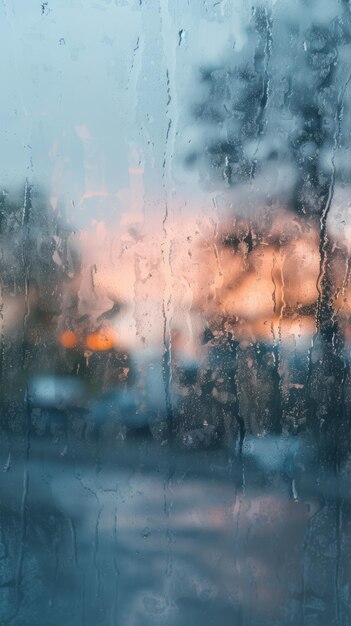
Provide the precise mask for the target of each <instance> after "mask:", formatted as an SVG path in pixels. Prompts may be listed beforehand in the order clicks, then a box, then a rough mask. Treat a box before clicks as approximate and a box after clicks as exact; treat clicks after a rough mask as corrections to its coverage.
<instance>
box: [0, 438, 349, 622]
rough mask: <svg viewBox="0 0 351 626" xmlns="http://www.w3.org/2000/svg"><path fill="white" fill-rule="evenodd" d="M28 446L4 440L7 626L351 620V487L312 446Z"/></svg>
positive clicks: (2, 612) (56, 441) (2, 606)
mask: <svg viewBox="0 0 351 626" xmlns="http://www.w3.org/2000/svg"><path fill="white" fill-rule="evenodd" d="M257 441H258V445H257ZM27 443H29V447H28V448H27V445H26V442H25V440H24V438H23V437H18V438H16V436H15V435H11V436H10V435H9V434H8V433H7V434H3V436H2V440H1V458H0V466H1V468H2V470H3V472H4V474H3V480H2V481H1V486H0V497H1V544H0V554H1V559H0V568H1V588H0V594H1V596H0V597H1V600H0V621H1V624H4V625H5V624H9V625H10V624H12V625H15V626H34V625H35V626H44V625H47V624H50V625H52V626H61V625H62V624H66V625H67V626H77V625H83V624H85V625H86V626H92V625H94V626H96V625H98V624H101V625H104V626H105V625H106V626H107V625H111V626H112V625H122V624H123V626H139V625H142V626H149V625H150V626H151V625H156V624H167V625H169V626H188V625H189V626H190V625H192V624H204V625H205V626H207V625H208V626H209V625H210V624H221V626H227V625H228V626H232V625H235V626H243V625H244V624H245V626H249V625H250V626H265V625H267V626H268V624H269V625H270V626H272V625H276V626H278V625H279V626H280V625H282V626H283V625H285V624H290V625H291V626H297V625H300V624H301V625H306V626H307V625H308V626H309V625H312V624H313V625H314V624H316V625H317V624H319V625H320V626H324V625H325V626H331V625H332V624H335V625H336V624H338V625H340V626H341V625H343V626H346V625H347V624H349V623H350V622H349V621H348V619H349V615H350V613H349V604H348V602H349V597H350V596H349V591H348V590H349V580H350V559H349V555H350V549H351V541H350V515H349V512H350V508H351V507H350V492H349V486H348V484H347V480H345V484H343V479H342V477H339V478H338V479H337V480H336V479H335V477H334V478H333V477H331V476H324V479H323V480H324V484H323V485H321V484H320V478H321V477H320V476H318V472H317V468H316V467H315V468H314V470H312V469H311V468H312V467H313V463H314V461H313V453H312V449H311V448H310V449H308V444H307V443H306V445H305V446H304V447H303V446H302V443H301V442H300V443H301V446H300V448H297V447H296V445H295V444H296V441H295V443H294V444H293V445H290V443H289V442H288V443H286V442H285V443H284V442H283V440H281V441H278V440H275V439H272V438H271V439H269V438H266V440H264V439H261V440H257V439H256V440H254V439H252V440H251V441H248V442H247V444H246V445H245V444H244V447H243V453H242V455H241V454H239V453H238V452H236V453H234V452H233V454H229V453H228V452H226V451H224V450H220V449H208V450H198V451H192V452H181V451H179V450H178V451H177V450H176V449H170V448H169V447H168V446H167V445H164V446H162V445H160V444H157V443H155V442H154V441H153V440H152V439H151V438H147V437H143V436H141V435H140V436H139V438H129V439H127V440H125V441H120V442H116V441H114V442H112V441H110V442H108V440H106V438H105V439H101V440H100V443H99V440H98V439H97V438H95V440H94V441H93V440H91V441H90V442H89V441H81V442H79V441H73V440H71V441H70V440H69V439H67V438H65V437H63V436H62V433H61V434H60V433H59V434H58V436H57V437H56V438H50V439H47V438H39V437H37V436H35V437H31V439H30V440H29V441H28V440H27ZM307 476H308V478H307ZM294 477H295V478H294ZM346 478H347V477H346ZM338 490H339V492H340V490H341V491H342V492H343V493H342V498H340V499H338V496H337V493H338ZM336 518H337V520H338V524H335V520H336ZM312 527H313V528H314V532H313V534H312V531H311V529H312ZM341 531H342V545H341ZM335 533H339V534H335Z"/></svg>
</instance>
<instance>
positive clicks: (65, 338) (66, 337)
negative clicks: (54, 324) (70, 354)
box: [60, 330, 78, 349]
mask: <svg viewBox="0 0 351 626" xmlns="http://www.w3.org/2000/svg"><path fill="white" fill-rule="evenodd" d="M60 344H61V346H63V347H64V348H67V349H72V348H76V347H77V345H78V339H77V335H76V334H75V333H74V332H72V331H71V330H65V331H64V332H63V333H62V335H61V337H60Z"/></svg>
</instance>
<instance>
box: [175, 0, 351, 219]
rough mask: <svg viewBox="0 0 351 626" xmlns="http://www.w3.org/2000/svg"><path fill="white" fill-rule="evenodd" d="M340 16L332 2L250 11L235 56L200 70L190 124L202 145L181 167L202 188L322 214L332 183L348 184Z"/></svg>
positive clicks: (349, 44) (348, 33) (345, 11)
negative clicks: (244, 188) (246, 187)
mask: <svg viewBox="0 0 351 626" xmlns="http://www.w3.org/2000/svg"><path fill="white" fill-rule="evenodd" d="M350 10H351V9H350V4H349V2H346V1H344V2H342V3H340V2H337V1H336V0H322V1H321V0H318V1H315V0H299V1H298V2H297V3H296V2H295V3H294V4H293V6H292V5H291V3H289V2H288V1H286V0H283V1H280V2H277V3H276V4H274V5H273V6H272V7H271V8H269V7H268V4H257V6H255V7H254V8H253V9H252V16H251V20H250V23H249V25H248V27H247V29H246V41H245V44H244V45H243V47H242V48H241V49H240V50H235V48H234V52H232V53H231V54H230V55H229V54H228V55H226V56H225V57H224V59H223V62H222V63H220V64H218V65H217V66H216V67H205V68H203V69H202V70H201V81H202V83H203V85H204V86H205V94H206V95H205V97H204V99H203V101H202V102H201V103H199V104H198V105H197V106H196V107H195V108H194V118H195V120H196V121H197V122H198V123H202V124H203V126H204V130H205V132H204V136H205V139H204V141H203V142H202V143H201V145H199V146H198V147H197V148H196V149H195V150H194V151H193V152H192V153H190V154H189V155H188V159H187V162H188V164H194V163H195V162H196V163H197V165H198V167H200V169H201V176H202V178H203V179H205V180H207V181H208V182H210V181H212V182H213V181H217V182H218V180H219V179H222V180H223V181H225V182H226V184H227V186H229V187H230V186H235V185H240V184H243V183H246V184H247V183H254V185H255V186H256V189H257V192H258V194H259V196H260V197H261V200H262V202H272V201H274V200H279V201H280V202H281V201H282V200H283V201H284V202H285V203H286V205H288V206H289V207H290V208H293V209H294V210H295V211H297V212H299V213H301V214H308V215H311V214H316V215H321V214H322V213H323V212H324V211H325V209H326V207H327V205H328V203H330V196H331V194H332V193H333V186H334V184H335V180H336V179H338V180H340V181H343V182H345V181H347V182H350V181H351V167H350V159H349V152H348V150H349V146H348V142H349V137H350V131H351V120H350V116H349V115H346V113H348V112H349V111H350V104H351V103H350V100H351V90H350V87H351V86H350V84H349V83H350V65H349V59H350V55H351V13H350ZM208 166H210V167H208ZM279 172H280V173H279Z"/></svg>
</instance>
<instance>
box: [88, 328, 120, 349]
mask: <svg viewBox="0 0 351 626" xmlns="http://www.w3.org/2000/svg"><path fill="white" fill-rule="evenodd" d="M115 343H116V338H115V335H114V334H113V333H112V332H111V331H109V330H106V329H105V330H102V331H100V332H97V333H91V334H90V335H88V336H87V338H86V341H85V346H86V348H88V350H93V351H94V352H96V351H98V352H101V351H104V350H112V349H113V348H114V347H115Z"/></svg>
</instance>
